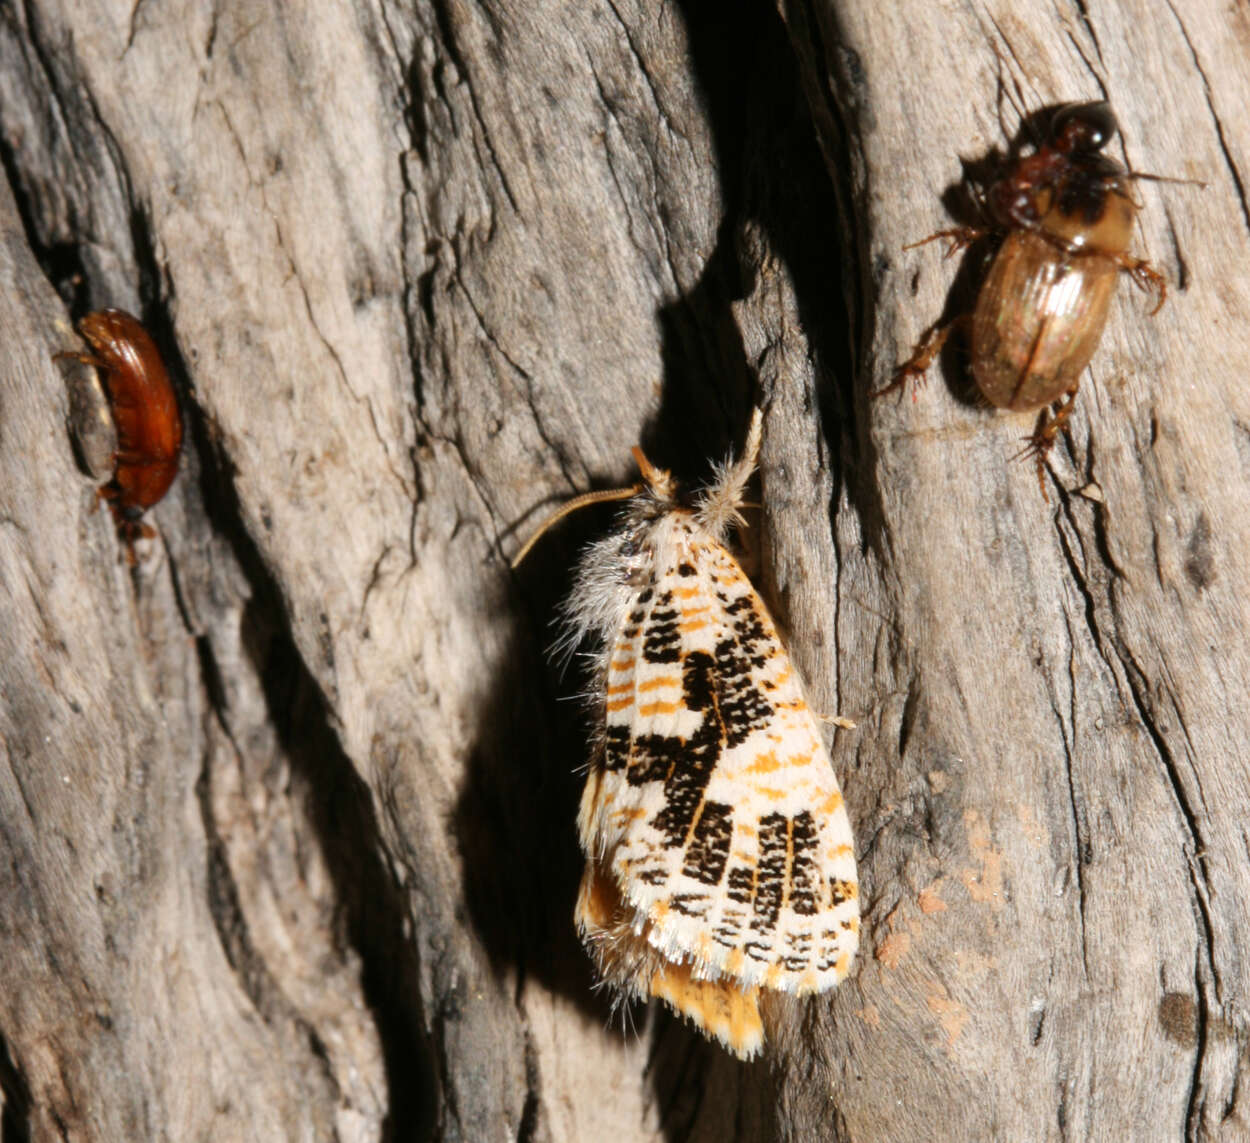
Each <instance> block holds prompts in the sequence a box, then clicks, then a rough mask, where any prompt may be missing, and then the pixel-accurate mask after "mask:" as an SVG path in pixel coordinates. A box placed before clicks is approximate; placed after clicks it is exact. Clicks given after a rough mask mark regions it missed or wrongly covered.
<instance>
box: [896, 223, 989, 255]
mask: <svg viewBox="0 0 1250 1143" xmlns="http://www.w3.org/2000/svg"><path fill="white" fill-rule="evenodd" d="M988 233H989V231H988V230H977V229H976V227H973V226H956V227H955V228H954V229H952V230H938V231H935V232H934V233H932V234H930V235H929V237H928V238H922V239H921V240H920V241H919V242H911V243H909V244H908V245H906V246H904V247H903V249H904V250H915V249H916V247H917V246H925V245H927V244H928V243H930V242H936V241H937V240H938V239H939V238H949V239H950V245H949V246H948V247H947V248H946V253H945V254H943V255H942V257H943V258H951V257H954V255H956V254H958V253H959V251H961V250H966V249H967V248H968V247H969V246H971V245H972V244H973V243H974V242H975V241H976V240H977V239H978V238H983V237H985V235H987V234H988Z"/></svg>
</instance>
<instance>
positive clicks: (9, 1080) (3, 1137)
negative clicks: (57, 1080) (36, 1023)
mask: <svg viewBox="0 0 1250 1143" xmlns="http://www.w3.org/2000/svg"><path fill="white" fill-rule="evenodd" d="M0 1097H3V1102H4V1106H3V1108H2V1109H0V1143H30V1139H31V1130H30V1112H31V1106H30V1088H29V1086H27V1083H26V1077H25V1076H24V1075H23V1074H22V1073H21V1071H20V1070H19V1069H18V1067H17V1063H16V1062H15V1061H14V1059H13V1056H12V1054H11V1052H10V1051H9V1045H8V1043H7V1042H6V1041H5V1039H4V1037H3V1036H0Z"/></svg>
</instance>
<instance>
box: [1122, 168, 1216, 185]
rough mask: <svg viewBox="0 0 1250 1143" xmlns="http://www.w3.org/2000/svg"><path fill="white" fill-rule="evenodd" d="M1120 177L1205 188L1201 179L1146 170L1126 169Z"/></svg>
mask: <svg viewBox="0 0 1250 1143" xmlns="http://www.w3.org/2000/svg"><path fill="white" fill-rule="evenodd" d="M1120 177H1121V178H1126V179H1135V180H1137V181H1138V182H1149V183H1176V184H1177V186H1189V187H1202V189H1203V190H1206V189H1207V184H1206V183H1204V182H1203V181H1202V180H1201V179H1177V178H1173V177H1172V176H1171V175H1152V174H1149V173H1147V172H1146V171H1126V172H1125V173H1124V174H1123V175H1121V176H1120Z"/></svg>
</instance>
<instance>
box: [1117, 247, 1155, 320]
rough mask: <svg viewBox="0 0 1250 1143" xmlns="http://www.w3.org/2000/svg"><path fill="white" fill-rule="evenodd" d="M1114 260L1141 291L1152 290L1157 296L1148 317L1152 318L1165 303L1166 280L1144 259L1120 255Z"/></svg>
mask: <svg viewBox="0 0 1250 1143" xmlns="http://www.w3.org/2000/svg"><path fill="white" fill-rule="evenodd" d="M1115 260H1116V262H1117V263H1118V264H1119V266H1120V269H1121V270H1123V271H1124V272H1125V273H1127V274H1129V275H1130V276H1131V277H1132V279H1133V281H1134V282H1136V283H1137V285H1138V286H1139V287H1140V288H1141V289H1143V290H1153V291H1154V292H1155V293H1156V294H1158V295H1159V300H1158V301H1157V302H1155V308H1154V309H1152V310H1151V311H1150V316H1151V317H1154V316H1155V314H1157V313H1158V312H1159V311H1160V310H1161V309H1163V303H1164V302H1165V301H1167V297H1168V281H1167V279H1166V278H1165V277H1164V276H1163V275H1162V274H1160V273H1159V271H1158V270H1156V269H1155V268H1154V267H1153V266H1152V265H1151V264H1150V263H1149V262H1147V261H1145V260H1144V259H1141V258H1130V257H1129V256H1128V255H1127V254H1120V255H1117V256H1116V259H1115Z"/></svg>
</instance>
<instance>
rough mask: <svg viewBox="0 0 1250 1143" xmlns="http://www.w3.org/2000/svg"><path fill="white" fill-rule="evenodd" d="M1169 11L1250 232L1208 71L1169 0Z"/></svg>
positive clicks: (1247, 207) (1249, 215) (1249, 207)
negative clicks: (1199, 80) (1198, 82)
mask: <svg viewBox="0 0 1250 1143" xmlns="http://www.w3.org/2000/svg"><path fill="white" fill-rule="evenodd" d="M1168 9H1169V11H1170V12H1171V13H1172V18H1173V19H1174V20H1175V21H1176V26H1177V27H1178V28H1179V29H1180V33H1181V38H1182V39H1184V41H1185V46H1186V47H1188V48H1189V54H1190V56H1191V57H1192V58H1193V61H1194V70H1195V71H1196V72H1197V73H1198V75H1199V76H1200V77H1201V78H1202V95H1203V98H1204V99H1205V100H1206V102H1207V110H1208V111H1210V112H1211V122H1212V123H1213V124H1214V125H1215V137H1216V139H1217V140H1218V141H1219V144H1220V153H1221V154H1222V155H1223V156H1224V164H1225V166H1227V167H1228V173H1229V175H1230V176H1231V178H1232V180H1233V189H1234V190H1235V191H1236V193H1237V201H1238V202H1239V203H1240V204H1241V218H1242V222H1243V223H1244V224H1245V227H1246V229H1247V230H1248V231H1250V203H1248V202H1247V201H1246V185H1245V183H1244V182H1243V181H1242V177H1241V172H1240V171H1239V170H1238V169H1237V164H1236V162H1234V160H1233V154H1232V151H1231V150H1230V149H1229V146H1228V139H1227V138H1226V136H1225V134H1224V123H1223V121H1222V120H1221V119H1220V115H1219V112H1218V111H1216V109H1215V104H1214V103H1213V102H1212V100H1211V81H1210V80H1209V79H1208V78H1207V73H1206V69H1205V68H1204V67H1203V66H1202V61H1201V60H1200V59H1199V58H1198V49H1197V48H1196V47H1195V46H1194V43H1193V41H1192V40H1191V39H1190V38H1189V30H1188V29H1187V28H1186V27H1185V21H1184V20H1182V19H1181V17H1180V13H1179V12H1177V10H1176V5H1175V4H1173V3H1172V0H1168Z"/></svg>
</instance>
